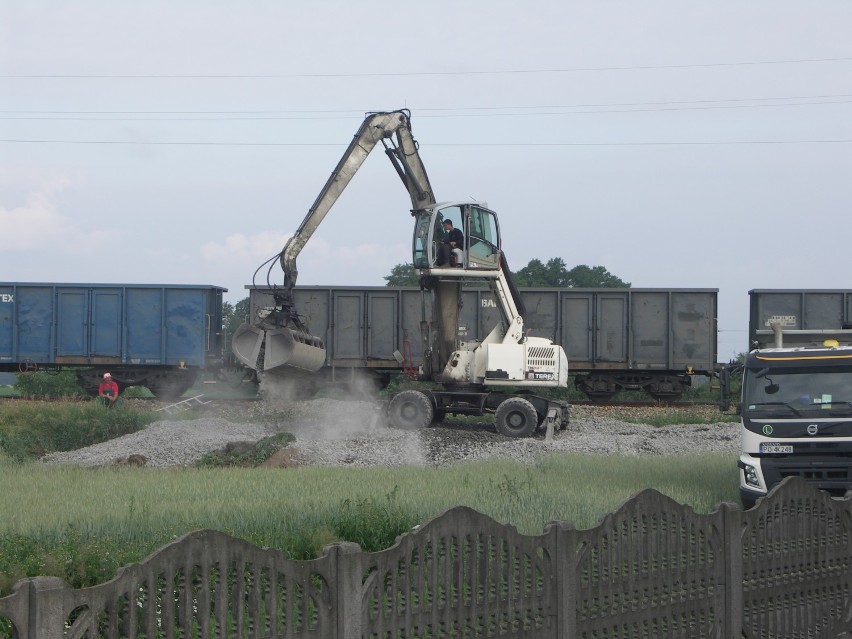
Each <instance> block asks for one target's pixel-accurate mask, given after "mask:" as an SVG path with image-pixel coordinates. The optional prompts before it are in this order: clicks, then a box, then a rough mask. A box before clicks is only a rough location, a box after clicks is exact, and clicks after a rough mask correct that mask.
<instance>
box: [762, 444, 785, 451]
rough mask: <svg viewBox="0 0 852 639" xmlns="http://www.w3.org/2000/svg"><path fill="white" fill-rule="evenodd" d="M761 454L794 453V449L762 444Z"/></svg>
mask: <svg viewBox="0 0 852 639" xmlns="http://www.w3.org/2000/svg"><path fill="white" fill-rule="evenodd" d="M760 452H761V453H792V452H793V447H792V446H790V445H785V444H761V445H760Z"/></svg>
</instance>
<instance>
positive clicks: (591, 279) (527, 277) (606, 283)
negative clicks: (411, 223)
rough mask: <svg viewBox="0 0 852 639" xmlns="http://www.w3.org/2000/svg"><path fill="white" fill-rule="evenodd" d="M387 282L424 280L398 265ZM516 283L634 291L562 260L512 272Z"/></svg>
mask: <svg viewBox="0 0 852 639" xmlns="http://www.w3.org/2000/svg"><path fill="white" fill-rule="evenodd" d="M384 280H385V282H386V283H387V284H386V285H387V286H419V283H420V276H419V275H418V274H417V270H416V269H415V268H414V267H413V266H412V265H411V264H397V265H396V266H394V267H393V268H392V269H391V272H390V275H387V276H385V278H384ZM512 280H514V282H515V284H516V285H517V286H523V287H556V288H630V282H625V281H624V280H622V279H621V278H620V277H616V276H615V275H613V274H612V273H610V272H609V271H608V270H607V269H606V268H604V267H603V266H587V265H586V264H579V265H577V266H575V267H574V268H571V269H569V268H568V267H567V266H566V264H565V260H563V259H562V258H561V257H553V258H551V259H549V260H547V262H542V261H541V260H538V259H533V260H530V261H529V263H528V264H527V265H526V266H525V267H523V268H522V269H520V270H518V271H513V272H512Z"/></svg>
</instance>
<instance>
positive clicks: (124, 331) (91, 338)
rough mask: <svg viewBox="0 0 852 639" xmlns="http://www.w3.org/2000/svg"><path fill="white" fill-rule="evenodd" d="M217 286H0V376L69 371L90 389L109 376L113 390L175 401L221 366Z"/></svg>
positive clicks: (219, 308) (220, 296)
mask: <svg viewBox="0 0 852 639" xmlns="http://www.w3.org/2000/svg"><path fill="white" fill-rule="evenodd" d="M226 291H227V289H224V288H220V287H217V286H192V285H161V284H138V285H137V284H36V283H17V282H12V283H0V371H10V372H16V373H17V372H27V371H36V370H45V369H48V370H57V369H60V368H69V367H70V368H73V369H74V370H75V371H76V373H77V379H78V381H79V383H80V384H81V385H82V386H83V387H84V388H85V389H86V390H87V391H89V392H96V391H97V387H98V383H99V382H100V379H101V377H102V376H103V373H104V372H106V371H109V372H110V373H111V374H112V376H113V378H114V379H115V380H116V382H118V384H119V387H120V388H122V389H123V388H125V387H127V386H145V387H147V388H148V389H149V390H151V392H152V393H154V394H155V395H156V396H158V397H164V398H173V397H179V396H181V395H182V394H183V393H184V392H186V390H187V389H189V387H190V386H192V384H193V383H195V380H196V377H197V375H198V372H199V371H200V370H202V369H205V368H209V367H211V366H213V365H218V364H220V363H221V361H222V295H223V293H224V292H226Z"/></svg>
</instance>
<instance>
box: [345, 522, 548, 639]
mask: <svg viewBox="0 0 852 639" xmlns="http://www.w3.org/2000/svg"><path fill="white" fill-rule="evenodd" d="M555 544H556V535H555V532H554V533H549V534H545V535H541V536H524V535H520V534H519V533H518V532H517V530H516V529H515V528H514V527H512V526H505V525H503V524H500V523H498V522H496V521H494V520H493V519H491V518H490V517H487V516H485V515H482V514H480V513H478V512H476V511H474V510H471V509H469V508H465V507H458V508H453V509H451V510H449V511H447V512H446V513H444V514H443V515H442V516H440V517H438V518H436V519H433V520H431V521H430V522H428V523H427V524H425V525H424V526H422V527H421V528H420V529H418V530H417V531H415V532H413V533H411V534H408V535H405V536H404V537H401V538H400V539H399V540H398V541H397V543H396V544H395V545H394V546H393V547H392V548H389V549H388V550H384V551H381V552H377V553H371V554H369V555H365V556H364V557H363V560H364V564H363V565H362V570H363V574H364V575H365V578H364V584H363V585H364V592H363V599H362V606H363V608H362V615H361V617H362V623H363V631H362V635H361V636H362V637H367V638H370V639H379V638H381V639H397V638H399V639H402V638H403V637H404V638H405V639H418V638H425V637H429V638H430V639H438V638H441V637H525V638H528V639H536V638H542V639H544V638H551V637H555V628H556V620H555V614H556V610H555V603H556V597H555V594H556V577H557V576H556V574H555V572H556V571H555V569H554V566H555V550H556V547H555Z"/></svg>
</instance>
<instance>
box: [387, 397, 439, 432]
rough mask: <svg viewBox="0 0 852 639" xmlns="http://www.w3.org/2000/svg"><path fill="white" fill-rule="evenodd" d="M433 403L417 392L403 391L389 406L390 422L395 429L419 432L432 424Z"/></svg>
mask: <svg viewBox="0 0 852 639" xmlns="http://www.w3.org/2000/svg"><path fill="white" fill-rule="evenodd" d="M433 417H434V408H433V406H432V401H431V400H430V399H429V398H428V397H426V395H424V394H423V393H421V392H420V391H416V390H407V391H402V392H401V393H399V394H398V395H396V396H395V397H394V398H393V399H392V400H391V401H390V404H388V422H390V425H391V426H392V427H394V428H399V429H402V430H417V429H420V428H426V427H427V426H429V425H430V424H431V423H432V418H433Z"/></svg>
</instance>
